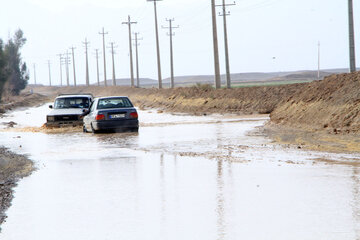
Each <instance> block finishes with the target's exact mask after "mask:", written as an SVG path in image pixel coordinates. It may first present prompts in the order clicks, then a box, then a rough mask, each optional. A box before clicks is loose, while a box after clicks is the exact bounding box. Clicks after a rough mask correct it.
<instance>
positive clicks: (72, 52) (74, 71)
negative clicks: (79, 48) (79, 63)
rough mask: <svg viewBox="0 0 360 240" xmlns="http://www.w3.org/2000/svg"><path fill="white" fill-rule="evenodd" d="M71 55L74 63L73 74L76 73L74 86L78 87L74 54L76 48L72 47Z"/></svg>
mask: <svg viewBox="0 0 360 240" xmlns="http://www.w3.org/2000/svg"><path fill="white" fill-rule="evenodd" d="M70 49H71V54H72V61H73V62H72V63H73V73H74V86H75V87H76V70H75V54H74V50H75V49H76V48H75V47H71V48H70Z"/></svg>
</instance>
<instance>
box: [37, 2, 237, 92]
mask: <svg viewBox="0 0 360 240" xmlns="http://www.w3.org/2000/svg"><path fill="white" fill-rule="evenodd" d="M147 1H148V2H153V4H154V15H155V36H156V54H157V70H158V88H163V83H162V75H161V59H160V42H159V31H158V19H157V2H158V1H161V0H147ZM211 5H212V8H211V9H212V19H213V38H214V57H215V87H216V88H220V87H221V79H220V66H219V53H218V40H217V28H216V7H222V12H221V13H219V16H222V17H223V22H224V41H225V61H226V86H227V88H231V75H230V61H229V50H228V39H227V26H226V17H227V16H228V15H230V13H229V12H227V10H226V7H228V6H233V5H235V2H234V3H232V4H226V3H225V0H222V4H220V5H216V4H215V0H211ZM166 21H167V22H168V24H169V26H168V27H164V26H162V28H164V29H168V30H169V33H168V36H169V37H170V74H171V76H170V87H171V88H174V87H175V80H174V59H173V36H174V32H173V29H174V28H179V26H173V22H174V19H166ZM122 24H126V25H128V28H129V55H130V80H131V87H134V86H135V82H134V70H133V69H134V68H133V54H132V40H134V41H135V44H134V45H135V47H136V53H135V56H136V87H140V80H139V61H138V46H139V41H140V40H143V39H142V38H139V37H138V35H139V33H134V35H135V39H132V35H131V33H132V32H131V25H132V24H137V22H132V21H131V18H130V16H128V21H127V22H123V23H122ZM99 34H100V35H102V40H103V46H102V47H103V51H102V52H103V62H104V85H105V86H107V85H108V83H107V75H106V54H105V35H107V34H108V32H105V30H104V28H102V31H101V32H99ZM82 43H83V45H84V48H85V55H86V86H89V85H90V81H89V65H88V48H89V44H90V42H88V41H87V39H85V42H82ZM114 44H115V43H114V42H111V43H110V45H111V46H110V48H111V54H112V68H113V73H112V75H113V76H112V85H113V86H115V85H116V77H115V64H114V54H115V50H114V48H116V46H115V45H114ZM75 49H76V48H75V47H71V48H70V50H71V53H69V50H67V51H66V53H62V54H58V55H57V56H58V57H59V59H60V85H61V86H63V85H65V84H63V76H62V71H63V69H62V67H63V65H65V70H66V86H70V80H69V78H70V77H69V65H70V63H71V60H72V65H73V74H74V77H73V79H74V86H76V85H77V80H76V68H75V56H74V51H75ZM70 55H71V58H72V59H71V58H70ZM95 57H96V67H97V84H98V85H99V86H100V79H99V61H98V60H99V50H98V49H95ZM47 63H48V68H49V84H50V86H51V85H52V82H51V62H50V60H49V61H48V62H47ZM33 67H34V79H35V84H36V65H35V64H34V66H33Z"/></svg>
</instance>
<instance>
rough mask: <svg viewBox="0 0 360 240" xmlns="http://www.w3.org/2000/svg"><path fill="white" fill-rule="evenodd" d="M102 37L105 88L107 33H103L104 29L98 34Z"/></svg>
mask: <svg viewBox="0 0 360 240" xmlns="http://www.w3.org/2000/svg"><path fill="white" fill-rule="evenodd" d="M99 34H101V35H102V37H103V55H104V84H105V87H106V86H107V82H106V57H105V35H106V34H108V32H105V31H104V28H102V32H101V33H99Z"/></svg>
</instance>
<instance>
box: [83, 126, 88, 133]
mask: <svg viewBox="0 0 360 240" xmlns="http://www.w3.org/2000/svg"><path fill="white" fill-rule="evenodd" d="M83 132H84V133H87V132H88V131H87V129H86V127H85V124H84V125H83Z"/></svg>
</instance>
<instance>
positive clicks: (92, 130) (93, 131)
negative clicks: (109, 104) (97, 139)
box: [90, 124, 98, 134]
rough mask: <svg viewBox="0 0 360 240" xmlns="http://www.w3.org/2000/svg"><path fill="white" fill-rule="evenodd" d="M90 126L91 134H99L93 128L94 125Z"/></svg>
mask: <svg viewBox="0 0 360 240" xmlns="http://www.w3.org/2000/svg"><path fill="white" fill-rule="evenodd" d="M90 126H91V132H92V133H93V134H95V133H98V131H96V130H95V129H94V127H93V125H92V124H90Z"/></svg>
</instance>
